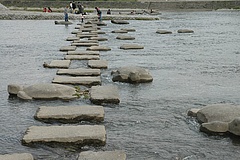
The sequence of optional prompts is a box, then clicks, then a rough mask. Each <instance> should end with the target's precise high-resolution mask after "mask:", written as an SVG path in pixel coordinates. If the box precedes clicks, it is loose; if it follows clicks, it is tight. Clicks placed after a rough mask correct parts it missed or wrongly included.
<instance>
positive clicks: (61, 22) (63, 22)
mask: <svg viewBox="0 0 240 160" xmlns="http://www.w3.org/2000/svg"><path fill="white" fill-rule="evenodd" d="M54 23H55V24H62V25H69V24H73V23H72V22H70V21H67V22H66V21H54Z"/></svg>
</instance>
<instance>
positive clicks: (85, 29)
mask: <svg viewBox="0 0 240 160" xmlns="http://www.w3.org/2000/svg"><path fill="white" fill-rule="evenodd" d="M79 31H82V32H91V31H97V28H80V30H79Z"/></svg>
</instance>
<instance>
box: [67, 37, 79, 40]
mask: <svg viewBox="0 0 240 160" xmlns="http://www.w3.org/2000/svg"><path fill="white" fill-rule="evenodd" d="M79 39H80V37H68V38H67V39H66V41H74V40H79Z"/></svg>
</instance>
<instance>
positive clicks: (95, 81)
mask: <svg viewBox="0 0 240 160" xmlns="http://www.w3.org/2000/svg"><path fill="white" fill-rule="evenodd" d="M52 83H58V84H79V85H85V86H94V85H101V78H100V76H82V77H69V76H56V77H54V79H53V80H52Z"/></svg>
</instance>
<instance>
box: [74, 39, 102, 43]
mask: <svg viewBox="0 0 240 160" xmlns="http://www.w3.org/2000/svg"><path fill="white" fill-rule="evenodd" d="M73 43H98V41H97V40H74V41H73Z"/></svg>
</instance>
